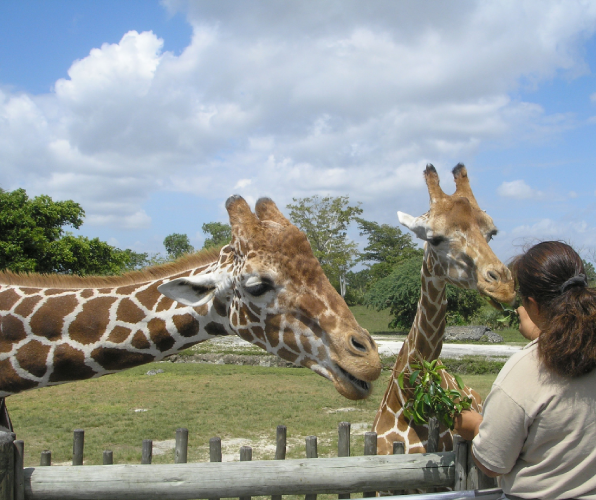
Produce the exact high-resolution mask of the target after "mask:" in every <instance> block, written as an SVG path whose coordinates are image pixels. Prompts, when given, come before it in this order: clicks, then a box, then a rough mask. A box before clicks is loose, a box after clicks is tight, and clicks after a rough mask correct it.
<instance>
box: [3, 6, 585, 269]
mask: <svg viewBox="0 0 596 500" xmlns="http://www.w3.org/2000/svg"><path fill="white" fill-rule="evenodd" d="M0 48H1V50H0V186H1V187H2V188H4V189H16V188H18V187H23V188H25V189H26V190H27V192H28V193H29V194H30V195H31V196H34V195H38V194H42V193H43V194H49V195H50V196H52V197H53V198H54V199H74V200H75V201H77V202H79V203H81V204H82V206H83V208H84V209H85V211H86V214H87V216H86V219H85V221H86V222H85V224H84V226H83V227H82V230H81V231H82V233H83V234H85V235H88V236H99V237H100V238H102V239H104V240H106V241H108V242H110V243H111V244H114V245H116V246H119V247H121V248H132V249H134V250H136V251H149V252H160V251H163V246H162V241H163V238H164V237H165V236H166V235H168V234H170V233H172V232H182V233H186V234H188V235H189V237H190V238H191V242H192V243H193V244H194V245H195V246H197V247H200V246H201V245H202V240H203V238H204V235H203V234H202V232H201V226H202V224H203V223H204V222H209V221H215V220H217V221H226V213H225V210H224V202H225V200H226V198H227V197H228V196H229V195H231V194H234V193H238V194H241V195H243V196H244V197H245V198H246V199H247V200H248V201H249V202H251V203H254V201H256V199H257V198H258V197H260V196H269V197H271V198H272V199H273V200H274V201H276V203H277V204H278V206H280V208H282V209H285V206H286V205H287V204H288V203H290V202H291V201H292V198H293V197H304V196H312V195H314V194H320V195H326V194H330V195H333V196H338V195H349V197H350V200H351V201H352V202H354V203H355V202H361V203H362V208H363V209H364V214H363V216H364V217H365V218H367V219H369V220H376V221H379V222H387V223H391V224H395V225H397V224H398V222H397V217H396V215H395V214H396V211H397V210H401V211H404V212H408V213H410V214H412V215H420V214H421V213H423V212H424V211H426V210H427V208H428V196H427V193H426V190H425V186H424V183H423V178H422V170H423V168H424V166H425V164H426V163H427V162H431V163H433V164H434V165H435V166H436V167H437V169H438V171H439V173H440V175H441V179H442V186H443V187H444V189H445V191H446V192H448V193H450V192H451V191H452V190H453V182H452V180H451V178H450V170H451V168H452V167H453V166H454V165H455V164H457V163H458V162H464V163H465V164H466V165H467V167H468V172H469V175H470V178H471V180H472V186H473V189H474V191H475V193H476V197H477V199H478V200H479V202H480V204H481V206H482V207H483V208H485V209H486V210H487V212H488V213H489V214H490V215H491V216H492V217H493V219H494V220H495V222H496V224H497V226H498V227H499V229H500V234H499V235H498V236H497V238H496V239H495V240H494V243H493V245H492V246H493V248H494V249H495V251H496V253H497V255H499V257H501V258H502V259H503V260H506V259H508V258H509V257H511V256H512V255H514V254H516V253H518V252H519V250H520V247H521V246H523V245H524V244H527V243H531V242H532V241H535V240H540V239H563V240H565V241H568V242H571V243H572V244H573V245H575V246H576V248H578V249H579V250H580V251H581V252H582V253H583V255H584V256H585V257H586V258H591V257H592V258H593V257H596V231H595V230H596V222H595V221H596V217H595V216H596V174H595V173H594V171H595V167H596V146H595V144H596V140H595V135H596V76H595V74H594V72H595V71H596V4H594V2H584V1H580V0H577V1H572V0H570V1H567V2H564V3H563V2H560V1H554V0H553V1H549V0H546V1H543V0H535V1H522V2H519V1H516V2H513V1H510V2H506V1H498V2H497V1H486V2H472V1H463V2H458V3H457V4H452V3H443V2H433V1H425V0H423V1H419V2H407V1H399V0H398V1H393V0H376V1H374V0H373V1H370V2H360V1H355V0H345V1H343V2H337V1H332V0H317V1H315V0H300V1H298V0H295V1H293V0H290V1H287V2H278V1H274V0H270V1H253V2H244V1H241V0H238V1H232V0H221V1H218V2H210V1H185V0H167V1H163V2H158V1H149V0H147V1H139V0H127V1H126V2H122V1H101V2H80V1H74V0H71V1H66V0H53V1H52V2H44V1H41V0H38V1H31V0H18V1H17V0H4V1H3V2H0ZM354 237H357V234H356V233H354Z"/></svg>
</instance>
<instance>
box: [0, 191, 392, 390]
mask: <svg viewBox="0 0 596 500" xmlns="http://www.w3.org/2000/svg"><path fill="white" fill-rule="evenodd" d="M226 208H227V210H228V213H229V218H230V224H231V227H232V241H231V243H230V244H229V245H227V246H225V247H223V248H222V249H221V250H220V251H213V250H210V251H203V252H199V253H197V254H194V255H190V256H187V257H184V258H182V259H180V260H178V261H176V262H174V263H170V264H165V265H162V266H156V267H153V268H148V269H146V270H143V271H138V272H133V273H129V274H126V275H124V276H115V277H83V278H81V277H76V276H59V275H48V276H42V275H18V274H13V273H10V272H4V273H0V397H6V396H9V395H11V394H16V393H19V392H22V391H25V390H29V389H34V388H39V387H44V386H50V385H56V384H61V383H66V382H71V381H76V380H82V379H88V378H94V377H99V376H102V375H106V374H110V373H114V372H118V371H121V370H124V369H127V368H130V367H133V366H137V365H141V364H144V363H148V362H150V361H156V360H160V359H163V358H165V357H166V356H169V355H171V354H174V353H176V352H179V351H181V350H183V349H186V348H188V347H190V346H192V345H194V344H197V343H199V342H203V341H206V340H209V339H212V338H215V337H217V336H221V335H239V336H240V337H242V338H243V339H245V340H248V341H250V342H252V343H253V344H255V345H257V346H259V347H261V348H263V349H265V350H267V351H268V352H271V353H273V354H276V355H278V356H280V357H282V358H284V359H287V360H289V361H292V362H294V363H296V364H299V365H302V366H306V367H308V368H310V369H312V370H313V371H315V372H316V373H318V374H320V375H322V376H324V377H326V378H328V379H329V380H331V381H332V382H333V384H334V385H335V388H336V389H337V391H338V392H339V393H340V394H342V395H344V396H345V397H347V398H350V399H362V398H365V397H367V396H368V395H369V394H370V393H371V390H372V382H373V381H374V380H376V379H377V378H378V377H379V374H380V372H381V363H380V359H379V355H378V352H377V347H376V344H375V342H374V341H373V339H372V337H371V336H370V335H369V333H368V332H367V331H366V330H364V329H363V328H361V327H360V326H359V325H358V323H357V322H356V320H355V318H354V316H353V315H352V313H351V312H350V310H349V308H348V307H347V305H346V304H345V302H344V301H343V299H342V298H341V297H340V296H339V294H338V293H337V292H336V291H335V289H334V288H333V287H332V286H331V284H330V283H329V281H328V280H327V278H326V277H325V274H324V273H323V270H322V269H321V266H320V264H319V262H318V261H317V259H316V258H315V257H314V255H313V253H312V249H311V247H310V244H309V243H308V240H307V239H306V236H305V235H304V233H302V232H301V231H299V230H298V229H297V228H296V227H295V226H294V225H292V224H291V223H290V222H289V221H288V220H287V219H286V218H285V217H284V216H283V215H282V214H281V212H280V211H279V210H278V209H277V207H276V206H275V204H274V203H273V201H271V200H270V199H267V198H262V199H260V200H259V201H258V202H257V204H256V208H255V213H253V212H252V211H251V210H250V207H249V206H248V204H247V203H246V201H245V200H244V199H242V198H241V197H240V196H233V197H231V198H229V199H228V201H227V202H226Z"/></svg>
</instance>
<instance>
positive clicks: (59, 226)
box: [0, 189, 85, 273]
mask: <svg viewBox="0 0 596 500" xmlns="http://www.w3.org/2000/svg"><path fill="white" fill-rule="evenodd" d="M84 216H85V212H84V211H83V209H82V208H81V206H80V205H79V204H78V203H75V202H73V201H58V202H54V201H52V199H51V198H50V197H49V196H37V197H36V198H34V199H32V200H31V199H29V197H28V196H27V193H26V192H25V190H24V189H17V190H15V191H11V192H6V191H5V192H2V193H0V268H1V269H10V270H12V271H15V272H35V271H37V272H42V273H50V272H53V271H54V268H53V265H54V262H55V260H54V255H53V251H52V250H53V249H52V244H53V243H55V242H56V241H58V240H59V239H60V238H61V237H62V236H63V234H64V229H63V226H71V227H73V228H78V227H80V226H81V224H82V223H83V217H84Z"/></svg>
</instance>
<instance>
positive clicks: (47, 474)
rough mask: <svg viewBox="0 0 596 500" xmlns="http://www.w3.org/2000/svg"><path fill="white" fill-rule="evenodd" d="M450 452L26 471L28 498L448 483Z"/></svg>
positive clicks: (136, 498)
mask: <svg viewBox="0 0 596 500" xmlns="http://www.w3.org/2000/svg"><path fill="white" fill-rule="evenodd" d="M454 463H455V453H454V452H447V453H425V454H416V455H379V456H363V457H349V458H319V459H317V460H312V459H300V460H267V461H255V462H224V463H198V464H168V465H159V466H146V465H145V466H143V465H138V464H133V465H112V466H110V467H103V466H86V467H71V466H68V467H39V468H26V469H25V471H24V475H25V495H26V498H27V499H28V500H70V499H73V500H74V499H80V500H85V499H92V498H93V499H95V500H104V499H105V500H112V499H113V498H118V499H119V500H140V499H143V500H149V499H155V500H162V499H163V500H165V499H171V500H187V499H192V498H214V497H221V498H229V497H240V496H246V495H253V496H260V495H266V496H269V495H304V494H314V493H350V492H354V493H355V492H358V491H371V490H374V489H379V490H392V489H396V488H398V487H400V488H420V487H438V486H453V483H454V479H455V476H454V469H455V466H454Z"/></svg>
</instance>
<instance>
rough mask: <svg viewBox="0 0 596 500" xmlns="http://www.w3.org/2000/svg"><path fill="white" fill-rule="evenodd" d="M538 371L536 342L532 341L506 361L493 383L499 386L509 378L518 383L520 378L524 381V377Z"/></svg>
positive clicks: (535, 373)
mask: <svg viewBox="0 0 596 500" xmlns="http://www.w3.org/2000/svg"><path fill="white" fill-rule="evenodd" d="M539 371H540V367H539V360H538V342H537V340H533V341H532V342H530V343H529V344H528V345H526V346H525V347H524V348H523V349H521V350H520V351H518V352H516V353H515V354H514V355H513V356H511V357H510V358H509V359H508V360H507V362H506V363H505V365H504V366H503V368H502V369H501V371H500V372H499V375H497V378H496V380H495V382H494V383H495V385H501V384H502V383H503V382H504V381H506V380H508V379H511V378H514V379H516V380H517V383H519V380H520V377H522V378H521V380H524V379H525V377H528V376H533V375H537V374H538V372H539Z"/></svg>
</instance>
